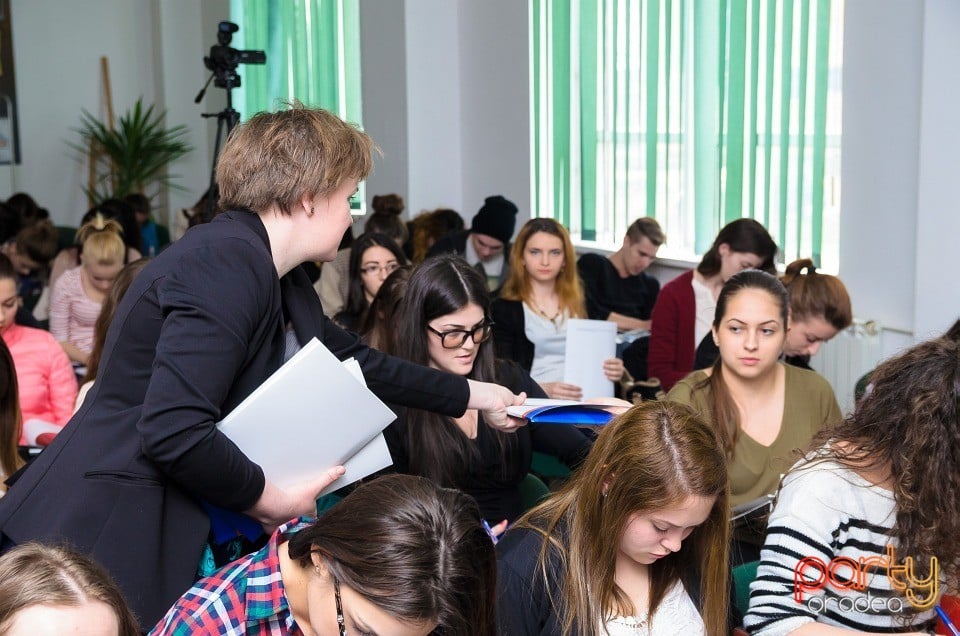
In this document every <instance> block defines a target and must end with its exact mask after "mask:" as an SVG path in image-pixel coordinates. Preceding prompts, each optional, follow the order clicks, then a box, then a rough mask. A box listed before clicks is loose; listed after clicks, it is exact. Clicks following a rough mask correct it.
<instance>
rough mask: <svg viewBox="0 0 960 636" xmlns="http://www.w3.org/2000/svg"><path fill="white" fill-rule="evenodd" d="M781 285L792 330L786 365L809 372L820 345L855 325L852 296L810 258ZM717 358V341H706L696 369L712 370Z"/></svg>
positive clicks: (789, 269)
mask: <svg viewBox="0 0 960 636" xmlns="http://www.w3.org/2000/svg"><path fill="white" fill-rule="evenodd" d="M780 282H782V283H783V284H784V286H785V287H786V288H787V294H789V296H790V328H789V329H787V341H786V342H785V343H784V345H783V361H784V362H786V363H787V364H792V365H794V366H797V367H801V368H803V369H809V368H810V358H811V357H812V356H814V355H816V353H817V351H819V350H820V345H822V344H823V343H824V342H827V341H828V340H830V339H831V338H833V337H834V336H835V335H837V333H839V332H840V331H842V330H844V329H846V328H847V327H849V326H850V324H851V323H852V322H853V309H852V308H851V306H850V295H849V294H847V288H846V287H844V286H843V283H842V282H841V281H840V279H839V278H837V277H836V276H831V275H830V274H821V273H819V272H817V270H816V267H815V266H814V265H813V261H812V260H810V259H809V258H803V259H800V260H796V261H793V262H792V263H790V264H789V265H787V271H786V273H784V275H783V276H781V277H780ZM717 355H718V352H717V348H716V345H715V344H714V343H713V340H712V339H710V338H704V339H703V342H701V343H700V346H699V347H697V359H696V361H695V363H694V368H696V369H705V368H707V367H709V366H710V365H712V364H713V363H714V361H715V360H716V359H717Z"/></svg>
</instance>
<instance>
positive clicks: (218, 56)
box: [203, 21, 267, 89]
mask: <svg viewBox="0 0 960 636" xmlns="http://www.w3.org/2000/svg"><path fill="white" fill-rule="evenodd" d="M239 30H240V27H238V26H237V25H236V24H234V23H233V22H226V21H224V22H221V23H220V24H219V25H218V26H217V44H215V45H213V46H211V47H210V55H208V56H207V57H204V58H203V63H204V65H205V66H206V67H207V68H208V69H210V70H211V71H213V75H214V80H213V85H214V86H217V87H218V88H227V89H229V88H236V87H238V86H240V76H239V75H237V66H238V65H239V64H266V63H267V54H266V53H265V52H264V51H255V50H248V51H241V50H238V49H235V48H233V47H232V46H230V42H231V40H233V34H234V33H236V32H237V31H239Z"/></svg>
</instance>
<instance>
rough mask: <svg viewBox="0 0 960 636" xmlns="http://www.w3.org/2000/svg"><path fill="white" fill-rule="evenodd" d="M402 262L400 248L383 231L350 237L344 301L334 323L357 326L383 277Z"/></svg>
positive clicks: (354, 329)
mask: <svg viewBox="0 0 960 636" xmlns="http://www.w3.org/2000/svg"><path fill="white" fill-rule="evenodd" d="M406 262H407V259H406V257H405V256H404V255H403V251H401V249H400V247H399V246H398V245H397V243H396V242H395V241H394V240H393V239H391V238H390V237H389V236H387V235H386V234H379V233H376V232H374V233H371V234H364V235H363V236H361V237H360V238H358V239H357V240H356V241H354V243H353V246H352V247H351V248H350V270H349V277H348V278H349V283H348V284H349V290H348V292H347V304H346V305H345V306H344V308H343V310H342V311H340V312H339V313H338V314H337V315H336V317H335V318H334V320H335V321H336V322H337V324H338V325H340V326H341V327H343V328H344V329H350V330H351V331H356V330H357V329H359V327H360V324H361V323H362V322H363V319H364V317H365V316H366V313H367V308H368V307H370V303H371V301H373V297H374V296H376V295H377V291H378V290H379V289H380V285H382V284H383V281H384V279H386V277H387V276H389V275H390V274H392V273H393V272H394V271H395V270H396V269H397V268H398V267H400V266H401V265H405V264H406ZM321 276H322V274H321Z"/></svg>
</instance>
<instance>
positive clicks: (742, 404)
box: [667, 270, 841, 545]
mask: <svg viewBox="0 0 960 636" xmlns="http://www.w3.org/2000/svg"><path fill="white" fill-rule="evenodd" d="M787 312H788V301H787V292H786V289H784V287H783V284H782V283H780V282H779V281H778V280H777V279H776V278H775V277H773V276H771V275H770V274H767V273H765V272H761V271H759V270H745V271H743V272H740V273H738V274H736V275H734V276H732V277H731V278H730V280H729V281H727V283H726V284H725V285H724V286H723V289H722V291H721V292H720V296H719V298H718V299H717V311H716V315H715V318H714V321H713V329H712V333H713V338H714V340H715V341H716V343H717V346H718V347H719V349H720V357H719V358H718V359H717V361H716V362H715V363H714V365H713V366H712V367H710V368H708V369H704V370H702V371H695V372H693V373H691V374H690V375H688V376H687V377H686V378H684V379H683V380H681V381H680V382H679V383H677V385H676V386H674V388H673V389H672V390H671V391H670V393H669V394H668V396H667V399H670V400H673V401H675V402H680V403H683V404H688V405H690V406H692V407H693V408H694V409H695V410H697V411H699V412H700V413H701V414H702V415H703V417H704V418H705V419H707V421H712V422H713V424H714V426H715V427H716V430H717V432H718V433H719V435H720V438H721V440H722V441H723V444H724V447H725V449H726V453H727V464H728V468H729V471H730V503H731V505H733V506H737V505H739V504H743V503H747V502H750V501H752V500H754V499H757V498H759V497H761V496H763V495H767V494H771V493H773V492H775V491H776V489H777V485H778V484H779V482H780V476H781V475H782V474H784V473H786V472H787V470H788V469H789V468H790V466H792V465H793V464H794V462H796V460H797V457H798V455H796V454H795V451H797V450H800V449H804V448H805V447H806V446H807V444H808V443H809V442H810V439H811V438H812V437H813V435H814V434H815V433H816V432H817V431H819V430H820V429H821V428H823V427H824V426H825V425H827V424H833V423H834V422H837V421H839V420H840V419H841V414H840V407H839V406H838V405H837V400H836V398H835V397H834V395H833V389H831V388H830V385H829V384H828V383H827V381H826V380H824V379H823V378H822V377H821V376H819V375H817V374H816V373H814V372H813V371H808V370H806V369H800V368H798V367H793V366H789V365H786V364H784V363H782V362H780V355H781V353H782V351H783V347H784V343H785V342H786V334H787ZM737 538H738V539H740V540H741V541H745V542H746V543H747V544H754V545H759V543H760V542H761V541H762V536H749V535H743V534H740V535H738V536H737Z"/></svg>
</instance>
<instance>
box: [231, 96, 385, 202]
mask: <svg viewBox="0 0 960 636" xmlns="http://www.w3.org/2000/svg"><path fill="white" fill-rule="evenodd" d="M375 148H376V146H374V144H373V140H372V139H370V136H369V135H367V134H366V133H365V132H363V131H362V130H360V129H359V128H357V127H356V126H354V125H353V124H349V123H347V122H345V121H343V120H342V119H340V118H339V117H337V116H336V115H334V114H333V113H330V112H328V111H326V110H322V109H319V108H306V107H304V106H303V105H302V104H299V103H294V104H292V105H291V107H290V108H288V109H287V110H282V111H279V112H276V113H258V114H257V115H254V116H253V117H252V118H251V119H250V120H249V121H247V122H245V123H243V124H241V125H240V126H238V127H237V128H236V129H234V131H233V132H232V133H230V137H229V138H228V139H227V143H226V146H224V148H223V152H222V153H221V154H220V159H219V161H218V162H217V183H218V184H219V186H220V206H221V207H222V208H223V209H231V208H247V209H250V210H254V211H255V212H263V211H265V210H267V209H268V208H270V207H271V206H272V205H274V204H276V205H277V206H278V207H279V208H280V210H281V211H282V212H283V213H284V214H289V213H290V210H291V208H292V207H293V206H295V205H296V203H297V202H298V201H300V199H302V198H303V197H315V196H322V195H326V194H329V193H331V192H333V191H334V190H336V189H337V188H338V187H340V186H341V185H342V184H343V182H344V181H345V180H346V179H363V178H365V177H366V176H367V175H368V174H370V171H371V170H372V169H373V151H374V150H375Z"/></svg>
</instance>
